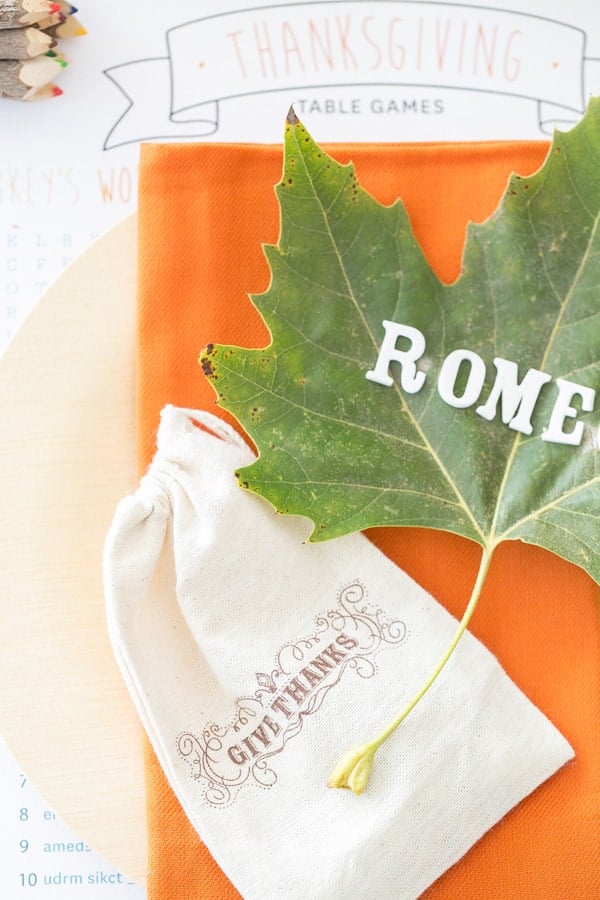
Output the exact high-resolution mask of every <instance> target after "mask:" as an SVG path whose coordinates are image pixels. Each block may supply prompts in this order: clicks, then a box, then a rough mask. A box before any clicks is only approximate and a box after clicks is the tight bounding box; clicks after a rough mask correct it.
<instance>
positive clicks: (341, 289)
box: [205, 101, 600, 581]
mask: <svg viewBox="0 0 600 900" xmlns="http://www.w3.org/2000/svg"><path fill="white" fill-rule="evenodd" d="M277 195H278V198H279V202H280V206H281V235H280V241H279V244H278V246H276V247H272V246H269V247H267V248H266V255H267V258H268V261H269V264H270V267H271V272H272V281H271V285H270V287H269V290H268V291H267V292H266V293H265V294H262V295H260V296H255V297H253V298H252V299H253V302H254V303H255V304H256V306H257V307H258V309H259V311H260V312H261V314H262V316H263V318H264V319H265V321H266V323H267V325H268V327H269V329H270V331H271V334H272V343H271V345H270V346H269V347H268V348H267V349H259V350H247V349H240V348H236V347H225V346H214V347H211V348H210V352H209V354H208V356H205V368H206V363H208V368H209V369H210V371H211V378H212V379H213V382H214V385H215V388H216V390H217V392H218V397H219V403H220V404H221V405H222V406H224V407H225V408H226V409H228V410H229V411H230V412H231V413H233V414H234V415H235V416H236V417H237V419H238V420H239V421H240V422H241V424H242V425H243V427H244V429H245V430H246V431H247V433H248V434H249V435H250V436H251V437H252V439H253V441H254V442H255V444H256V446H257V449H258V451H259V457H258V459H257V461H256V462H255V463H254V464H252V465H251V466H249V467H247V468H245V469H244V470H242V471H241V472H240V473H239V477H240V481H241V482H242V483H243V485H244V486H245V487H248V488H249V489H251V490H253V491H256V492H258V493H260V494H262V495H263V496H264V497H266V498H267V499H268V500H269V501H270V502H271V503H272V504H273V505H274V506H275V507H276V508H277V509H278V510H279V511H280V512H282V513H296V514H302V515H305V516H308V517H310V518H311V519H312V520H313V522H314V524H315V530H314V532H313V535H312V538H311V539H312V540H322V539H325V538H331V537H334V536H338V535H341V534H344V533H348V532H351V531H355V530H362V529H365V528H368V527H372V526H379V525H411V526H426V527H429V528H437V529H444V530H448V531H452V532H455V533H457V534H459V535H463V536H464V537H466V538H470V539H472V540H474V541H477V542H478V543H480V544H481V545H482V546H483V547H484V548H487V549H488V551H490V552H491V550H492V549H493V548H494V547H495V546H497V545H498V544H499V543H500V542H502V541H504V540H523V541H528V542H531V543H533V544H538V545H540V546H542V547H545V548H547V549H548V550H550V551H552V552H554V553H557V554H559V555H560V556H562V557H564V558H566V559H568V560H570V561H572V562H573V563H576V564H577V565H579V566H581V567H582V568H584V569H585V570H586V571H587V572H589V574H590V575H591V576H592V577H593V578H594V579H595V580H596V581H600V549H599V542H598V533H599V528H598V526H599V517H600V491H599V486H600V485H599V482H600V469H599V456H598V431H597V427H598V418H599V416H598V414H597V412H594V411H591V412H586V411H585V410H580V411H579V413H578V415H577V423H581V425H577V423H576V422H575V421H573V428H575V427H583V437H582V439H581V442H580V444H579V445H577V446H573V445H568V444H559V443H550V442H548V441H546V440H544V434H545V429H546V428H547V425H548V422H549V421H550V417H551V413H552V409H553V406H554V404H555V403H556V400H557V394H558V387H557V383H556V379H563V380H566V381H568V382H570V383H572V382H575V383H576V384H578V385H583V386H587V387H588V388H592V389H595V388H598V387H600V236H599V233H598V222H599V218H600V101H592V103H591V104H590V107H589V109H588V112H587V113H586V115H585V117H584V119H583V120H582V122H581V123H580V124H579V125H578V126H577V127H576V128H574V129H573V130H572V131H571V132H569V133H567V134H557V135H556V136H555V138H554V141H553V144H552V147H551V150H550V152H549V155H548V157H547V160H546V162H545V164H544V166H543V167H542V168H541V169H540V171H539V172H538V173H536V174H535V175H534V176H532V177H530V178H519V177H518V176H516V175H515V176H513V177H512V178H511V180H510V183H509V185H508V188H507V190H506V193H505V196H504V198H503V200H502V202H501V205H500V206H499V208H498V210H497V212H496V213H495V215H494V216H493V217H492V218H491V219H489V220H488V221H487V222H486V223H484V224H483V225H471V226H470V228H469V231H468V237H467V242H466V249H465V253H464V259H463V272H462V275H461V276H460V278H459V279H458V280H457V281H456V282H455V283H454V284H451V285H446V284H443V283H442V282H441V281H440V280H439V279H438V278H437V277H436V275H435V274H434V273H433V272H432V271H431V269H430V268H429V266H428V264H427V262H426V260H425V259H424V257H423V255H422V252H421V250H420V248H419V246H418V244H417V242H416V240H415V238H414V236H413V234H412V231H411V227H410V222H409V220H408V217H407V214H406V211H405V209H404V207H403V205H402V203H401V202H400V201H398V202H396V203H395V204H393V205H392V206H388V207H385V206H382V205H380V204H379V203H377V202H376V201H375V200H374V199H373V198H372V197H370V196H369V195H368V194H367V193H366V192H365V191H364V190H363V189H362V188H361V187H360V186H359V184H358V182H357V179H356V175H355V172H354V169H353V167H352V166H351V165H350V166H343V165H340V164H338V163H336V162H335V161H334V160H333V159H331V158H330V157H328V156H327V155H326V154H325V153H324V152H323V151H322V150H321V149H320V148H319V147H318V146H317V145H316V144H315V143H314V142H313V140H312V139H311V137H310V136H309V135H308V133H307V132H306V129H305V128H304V126H303V125H302V124H301V123H300V122H299V121H298V120H297V119H296V118H295V117H294V116H291V121H288V123H287V125H286V134H285V163H284V173H283V177H282V180H281V182H280V183H279V185H278V186H277ZM384 320H390V321H394V322H398V323H404V324H406V325H409V326H410V327H412V328H416V329H418V330H419V331H420V332H421V333H422V334H423V335H424V338H425V341H426V349H425V351H424V353H423V355H422V357H421V359H420V360H419V361H418V362H417V369H418V370H420V371H422V372H423V373H424V374H425V375H426V378H425V381H424V384H423V386H422V387H421V388H420V389H419V390H418V391H416V392H415V393H407V392H406V391H405V390H403V389H402V387H401V385H400V383H399V381H400V377H401V371H400V366H399V365H398V364H394V363H392V365H391V366H390V369H389V372H390V375H391V376H392V378H394V384H393V385H392V386H391V387H385V386H383V385H380V384H375V383H373V382H372V381H370V380H368V379H367V378H366V377H365V376H366V373H367V372H369V371H372V370H373V369H374V366H375V363H376V360H377V357H378V352H379V348H380V346H381V343H382V339H383V337H384V327H383V325H382V322H383V321H384ZM400 343H401V342H400ZM457 348H468V349H469V350H470V351H471V352H474V353H476V354H477V355H478V356H479V357H480V358H481V359H482V360H483V361H484V363H485V365H486V369H487V375H486V379H485V384H484V387H483V389H482V391H481V393H480V395H479V397H478V400H477V403H474V404H473V405H471V406H470V408H456V407H453V406H450V405H448V403H445V402H443V401H442V400H441V398H440V396H439V392H438V387H437V383H436V378H437V375H438V373H439V371H440V368H441V366H442V363H443V361H444V359H445V358H446V357H447V356H448V354H449V353H451V352H452V351H454V350H456V349H457ZM496 358H501V359H505V360H509V361H512V362H513V363H516V364H517V365H518V371H519V376H518V377H519V378H520V379H522V378H523V377H524V374H525V373H526V371H527V370H529V369H535V370H537V371H542V372H544V373H547V375H548V376H551V378H552V381H549V382H548V383H547V384H544V385H543V387H542V389H541V392H540V394H539V399H538V402H537V404H536V405H535V410H534V413H533V416H532V417H531V426H532V434H530V435H527V434H524V433H522V432H518V431H515V430H513V429H512V428H510V427H508V426H507V425H506V424H505V423H504V422H503V421H502V420H501V418H502V403H501V402H499V403H498V404H497V411H496V414H495V415H494V417H493V419H492V421H488V420H486V419H484V418H483V417H482V416H481V415H480V414H477V413H476V411H475V408H476V407H477V405H478V404H479V405H482V404H483V402H484V401H485V399H486V397H487V396H489V393H490V391H491V390H492V385H493V382H494V377H495V374H496V368H495V366H494V363H493V361H494V359H496ZM465 365H466V364H465ZM464 368H465V366H463V369H464ZM455 393H457V394H459V393H460V390H459V389H458V388H456V387H455ZM573 402H574V403H575V406H577V400H574V401H573ZM580 405H582V404H581V401H580ZM567 422H568V420H565V425H564V430H565V431H567V430H568V424H567Z"/></svg>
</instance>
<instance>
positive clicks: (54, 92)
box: [52, 84, 64, 97]
mask: <svg viewBox="0 0 600 900" xmlns="http://www.w3.org/2000/svg"><path fill="white" fill-rule="evenodd" d="M63 94H64V91H63V89H62V88H59V86H58V85H57V84H54V85H52V96H53V97H61V96H62V95H63Z"/></svg>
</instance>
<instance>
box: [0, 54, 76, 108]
mask: <svg viewBox="0 0 600 900" xmlns="http://www.w3.org/2000/svg"><path fill="white" fill-rule="evenodd" d="M50 53H51V54H52V55H51V56H49V55H44V56H37V57H36V58H35V59H28V60H26V61H25V62H23V61H22V60H19V59H9V60H3V61H1V62H0V97H11V98H12V99H14V100H30V99H31V98H32V97H33V96H34V95H35V94H36V93H38V92H39V91H40V90H41V89H42V88H45V87H46V86H47V85H49V84H50V83H51V82H52V81H53V79H54V78H56V76H57V75H58V74H59V73H60V72H61V71H62V70H63V69H64V68H66V66H67V61H66V59H64V57H62V56H61V55H60V54H57V53H55V52H54V51H52V50H51V51H50Z"/></svg>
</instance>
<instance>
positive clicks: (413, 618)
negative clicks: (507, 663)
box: [104, 406, 573, 900]
mask: <svg viewBox="0 0 600 900" xmlns="http://www.w3.org/2000/svg"><path fill="white" fill-rule="evenodd" d="M252 459H253V453H252V451H251V450H250V448H249V447H248V446H247V445H246V443H245V442H244V441H243V440H242V438H241V437H240V436H239V435H238V434H237V433H236V432H235V431H234V430H233V429H231V428H230V427H229V426H228V425H227V424H226V423H225V422H223V421H222V420H220V419H219V418H217V417H215V416H213V415H211V414H209V413H207V412H203V411H191V410H184V409H178V408H175V407H173V406H168V407H166V408H165V409H164V410H163V413H162V416H161V424H160V428H159V432H158V437H157V452H156V455H155V458H154V460H153V462H152V464H151V466H150V468H149V470H148V472H147V473H146V475H145V476H144V477H143V479H142V481H141V484H140V486H139V488H138V490H137V491H136V492H135V494H133V495H132V496H130V497H126V498H125V499H124V500H122V501H121V503H120V504H119V506H118V508H117V510H116V512H115V517H114V521H113V524H112V527H111V530H110V532H109V535H108V537H107V541H106V547H105V557H104V578H105V591H106V605H107V617H108V624H109V630H110V635H111V640H112V643H113V647H114V651H115V654H116V657H117V660H118V662H119V665H120V667H121V670H122V673H123V676H124V679H125V681H126V683H127V686H128V688H129V691H130V693H131V695H132V697H133V700H134V702H135V705H136V707H137V710H138V712H139V715H140V717H141V719H142V722H143V724H144V727H145V729H146V731H147V733H148V736H149V738H150V740H151V742H152V745H153V747H154V750H155V752H156V754H157V757H158V759H159V761H160V763H161V765H162V767H163V769H164V771H165V773H166V776H167V778H168V780H169V782H170V784H171V786H172V788H173V790H174V792H175V794H176V795H177V797H178V799H179V801H180V802H181V804H182V806H183V808H184V810H185V812H186V814H187V815H188V817H189V819H190V821H191V822H192V824H193V825H194V827H195V829H196V830H197V832H198V834H199V835H200V837H201V838H202V840H203V841H204V842H205V844H206V845H207V847H208V848H209V850H210V851H211V853H212V855H213V856H214V858H215V860H216V861H217V863H218V864H219V865H220V866H221V868H222V869H223V870H224V872H225V873H226V874H227V875H228V877H229V878H230V879H231V881H232V882H233V884H234V885H235V886H236V887H237V889H238V890H239V892H240V893H241V895H242V896H243V897H244V898H246V900H259V898H260V900H280V898H282V897H286V898H290V900H307V898H311V900H338V898H339V900H348V898H352V900H362V898H365V900H366V898H373V897H376V898H378V900H388V898H389V900H402V898H405V900H410V898H416V897H418V896H419V895H420V894H421V893H422V892H423V891H424V890H425V889H426V888H427V887H428V885H430V884H431V883H432V882H433V881H435V879H436V878H438V877H439V876H440V875H441V874H442V873H443V872H444V871H445V870H446V869H447V868H449V867H450V866H451V865H452V864H453V863H454V862H456V861H457V860H458V859H459V858H460V857H462V856H463V855H464V854H465V853H466V852H467V851H468V850H469V848H470V847H471V846H472V845H473V844H474V843H475V842H476V841H477V840H478V839H479V838H480V837H481V836H482V835H483V834H484V833H485V832H486V831H487V830H488V829H489V828H491V827H492V826H493V825H494V824H495V823H497V822H498V821H499V820H500V819H501V818H502V816H504V815H505V814H506V813H507V812H508V811H509V810H510V809H511V808H512V807H513V806H514V805H515V804H517V803H518V802H519V801H520V800H521V799H522V798H524V797H525V796H526V795H527V794H529V793H530V792H531V791H532V790H534V789H535V788H536V787H537V786H538V785H539V784H541V782H543V781H544V780H545V779H547V778H548V777H549V776H550V775H552V774H553V773H554V772H555V771H556V770H557V769H558V768H560V767H561V766H562V765H563V764H564V763H565V762H566V761H567V760H569V759H570V758H571V757H572V756H573V752H572V750H571V748H570V746H569V744H568V743H567V741H566V740H565V739H564V738H563V737H562V736H561V734H560V733H559V732H558V731H557V730H556V729H555V728H554V726H553V725H552V724H551V723H550V722H549V721H548V720H547V719H546V717H545V716H544V715H543V714H542V713H541V712H540V711H539V710H538V709H537V708H536V707H535V706H534V705H533V704H532V703H530V702H529V701H528V700H527V698H526V697H525V696H524V695H523V694H522V692H521V691H520V690H519V689H518V688H517V687H516V686H515V684H514V683H513V682H512V681H511V680H510V679H509V678H508V676H507V675H506V674H505V673H504V671H503V670H502V668H501V667H500V665H499V663H498V662H497V660H496V659H495V658H494V657H493V656H492V655H491V654H490V653H489V652H488V651H487V650H486V649H485V647H483V646H482V644H480V643H479V642H478V641H477V640H476V639H475V638H474V637H473V636H472V635H470V634H465V636H464V637H463V639H462V640H461V642H460V644H459V646H458V648H457V650H456V651H455V653H454V655H453V657H452V659H451V661H450V662H449V663H448V665H447V666H446V668H445V669H444V671H443V672H442V674H441V675H440V677H439V678H438V679H437V681H436V682H435V684H434V686H433V687H432V688H431V689H430V691H429V692H428V693H427V694H426V695H425V697H424V698H423V699H422V701H421V702H420V703H419V704H418V705H417V707H416V708H415V709H414V710H413V712H412V713H411V714H410V715H409V716H408V718H407V719H406V720H405V722H404V723H403V724H402V726H401V728H400V729H399V731H398V732H397V733H396V734H395V735H394V737H393V739H392V740H390V741H388V742H387V743H386V744H385V746H384V747H383V748H382V749H381V750H380V751H379V752H378V754H377V756H376V759H375V765H374V768H373V771H372V774H371V778H370V780H369V784H368V788H367V790H366V791H365V792H364V794H362V795H361V796H360V797H357V796H355V795H354V794H352V793H351V792H350V791H343V790H330V789H328V788H327V787H326V782H327V777H328V774H329V772H330V771H331V769H332V768H333V766H334V764H335V763H336V762H337V760H338V759H339V757H340V756H341V754H342V753H343V752H344V751H345V750H347V749H348V747H349V746H350V745H352V744H354V743H362V742H363V741H365V740H368V739H370V738H372V737H373V736H374V735H375V734H377V733H378V732H379V731H380V730H381V729H382V728H383V727H384V726H385V725H387V724H388V722H389V721H390V720H391V719H392V718H393V717H394V716H395V715H396V714H397V713H398V711H399V710H400V709H401V708H402V707H403V706H404V705H405V704H406V702H407V700H409V699H410V698H411V697H412V696H413V695H414V694H415V692H416V691H417V690H418V689H419V688H420V687H421V685H422V684H423V682H424V681H425V680H426V678H427V677H428V675H429V674H430V673H431V671H432V669H433V668H434V666H435V665H436V663H437V662H438V660H439V658H440V657H441V656H442V654H443V652H444V650H445V649H446V647H447V645H448V644H449V642H450V640H451V639H452V636H453V635H454V632H455V630H456V627H457V623H456V621H455V620H454V619H453V618H452V617H451V616H450V615H449V614H448V613H447V612H446V611H445V610H444V609H443V608H442V607H441V606H440V605H439V604H438V603H437V602H436V601H435V600H434V599H433V598H432V597H431V596H430V595H428V594H427V593H426V592H425V591H424V590H422V589H421V588H420V587H419V586H418V585H417V584H416V583H415V582H414V581H412V580H411V579H410V578H409V577H408V576H407V575H406V574H405V573H404V572H402V571H401V570H400V569H399V568H398V567H397V566H395V565H394V564H393V563H392V562H391V561H390V560H388V559H387V557H385V556H384V555H383V554H382V553H380V552H379V551H378V550H377V549H376V548H375V547H374V546H373V545H372V544H371V543H370V542H369V541H368V540H367V539H366V538H365V537H364V536H363V535H360V534H354V535H349V536H346V537H343V538H338V539H336V540H333V541H329V542H325V543H315V544H310V543H306V538H307V536H308V535H309V533H310V530H311V529H310V523H309V522H308V521H307V520H306V519H304V518H302V517H291V516H290V517H288V516H279V515H277V514H276V513H275V511H274V510H273V508H272V507H271V506H270V505H269V504H268V503H266V502H265V501H264V500H263V499H261V498H259V497H257V496H256V495H253V494H251V493H249V492H247V491H244V490H243V489H241V488H240V487H239V485H238V482H237V479H236V477H235V472H236V471H237V469H238V468H239V467H240V466H243V465H247V464H248V463H250V462H251V461H252Z"/></svg>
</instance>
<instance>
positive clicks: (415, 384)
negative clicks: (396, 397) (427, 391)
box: [365, 319, 427, 394]
mask: <svg viewBox="0 0 600 900" xmlns="http://www.w3.org/2000/svg"><path fill="white" fill-rule="evenodd" d="M382 325H383V327H384V328H385V335H384V338H383V341H382V343H381V349H380V350H379V356H378V357H377V363H376V364H375V368H374V369H371V370H370V371H369V372H367V373H366V375H365V378H367V379H368V380H369V381H375V382H377V384H383V385H385V386H386V387H391V386H392V385H393V383H394V379H393V378H391V377H390V373H389V368H390V363H392V362H397V363H400V366H401V372H400V386H401V388H402V390H403V391H406V393H407V394H416V393H417V391H420V390H421V388H422V387H423V385H424V383H425V378H426V377H427V376H426V374H425V372H418V371H417V366H416V363H417V360H419V359H420V358H421V357H422V356H423V354H424V352H425V336H424V335H423V332H422V331H419V329H418V328H413V327H412V325H401V324H400V323H398V322H390V321H389V320H388V319H384V320H383V322H382ZM398 338H407V339H408V341H409V342H410V343H409V346H408V347H407V348H406V349H405V350H401V349H399V347H398V346H397V342H398Z"/></svg>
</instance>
